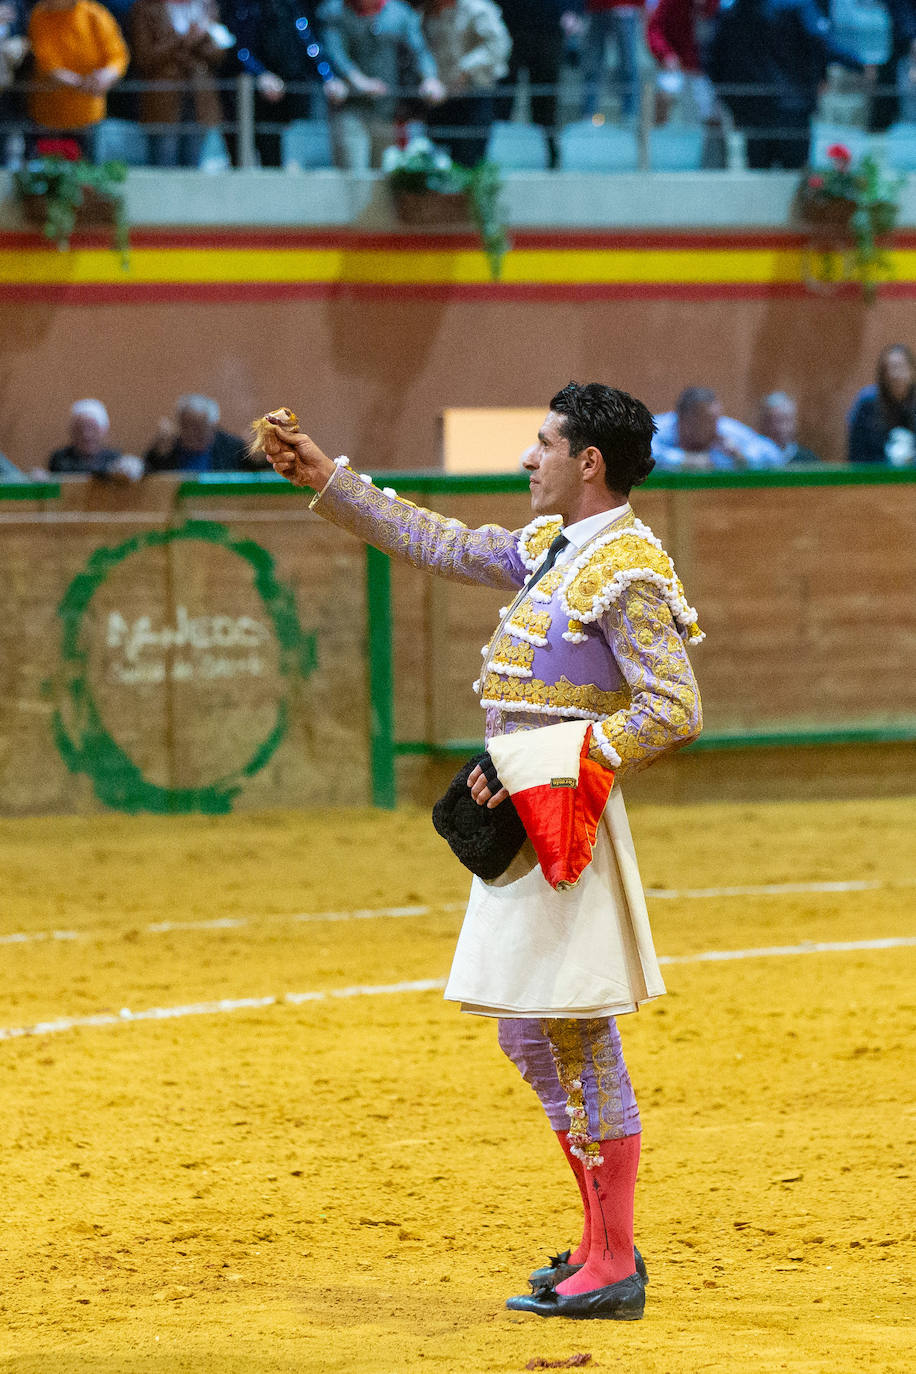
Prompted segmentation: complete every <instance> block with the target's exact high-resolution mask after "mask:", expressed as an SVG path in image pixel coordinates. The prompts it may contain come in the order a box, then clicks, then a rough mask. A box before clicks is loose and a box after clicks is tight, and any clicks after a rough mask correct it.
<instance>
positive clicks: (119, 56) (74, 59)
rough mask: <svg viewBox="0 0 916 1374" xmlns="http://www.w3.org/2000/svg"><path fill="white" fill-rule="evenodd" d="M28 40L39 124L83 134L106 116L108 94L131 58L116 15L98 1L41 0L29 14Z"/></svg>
mask: <svg viewBox="0 0 916 1374" xmlns="http://www.w3.org/2000/svg"><path fill="white" fill-rule="evenodd" d="M29 42H30V43H31V45H32V52H33V55H34V58H35V80H36V89H35V90H33V92H32V94H31V95H30V97H29V114H30V115H31V116H32V119H33V120H34V121H35V123H36V124H40V125H42V126H43V127H44V128H46V129H66V130H71V131H73V132H75V133H79V132H80V131H82V130H84V129H89V128H91V126H92V125H94V124H97V123H98V122H99V120H101V119H104V118H105V105H106V100H105V98H106V96H107V94H108V91H109V90H110V89H111V87H112V86H113V85H114V84H115V82H116V81H119V80H120V79H121V77H122V76H123V75H124V73H125V71H126V70H127V63H128V59H129V53H128V50H127V44H126V43H125V42H124V37H123V35H122V33H121V30H120V29H119V28H118V25H117V21H116V20H115V18H114V16H113V15H112V14H110V13H109V12H108V10H107V9H105V7H104V6H103V5H99V4H97V3H96V0H39V3H38V4H37V5H36V6H35V8H34V9H33V10H32V13H31V15H30V17H29Z"/></svg>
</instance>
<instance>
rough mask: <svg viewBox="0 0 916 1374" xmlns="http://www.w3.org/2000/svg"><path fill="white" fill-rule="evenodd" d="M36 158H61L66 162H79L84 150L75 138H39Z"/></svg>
mask: <svg viewBox="0 0 916 1374" xmlns="http://www.w3.org/2000/svg"><path fill="white" fill-rule="evenodd" d="M35 155H36V157H60V158H63V160H64V162H79V160H80V158H81V157H82V156H83V153H82V149H81V148H80V145H79V144H78V143H77V141H76V139H75V138H39V139H37V140H36V143H35Z"/></svg>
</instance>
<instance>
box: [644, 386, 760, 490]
mask: <svg viewBox="0 0 916 1374" xmlns="http://www.w3.org/2000/svg"><path fill="white" fill-rule="evenodd" d="M654 418H655V423H656V425H657V426H658V432H657V433H656V435H655V437H654V438H653V440H652V457H653V458H654V459H655V461H656V463H657V464H658V466H659V469H663V470H667V471H669V472H671V471H673V472H709V471H713V470H725V471H729V470H736V469H743V468H775V467H781V466H782V465H783V462H784V460H783V458H782V455H781V454H780V451H779V449H778V447H777V446H776V444H774V443H773V441H772V440H771V439H765V438H764V437H763V435H762V434H758V433H757V432H756V431H755V430H753V429H751V428H750V426H749V425H743V424H742V423H741V422H740V420H732V419H730V418H729V417H728V416H727V415H723V414H722V405H721V403H720V401H719V398H718V396H717V395H716V393H715V392H714V391H712V390H710V388H709V387H705V386H691V387H688V388H687V390H686V391H682V392H681V395H680V397H679V398H678V403H677V408H676V409H675V410H669V411H666V412H665V413H664V414H663V415H656V416H655V417H654Z"/></svg>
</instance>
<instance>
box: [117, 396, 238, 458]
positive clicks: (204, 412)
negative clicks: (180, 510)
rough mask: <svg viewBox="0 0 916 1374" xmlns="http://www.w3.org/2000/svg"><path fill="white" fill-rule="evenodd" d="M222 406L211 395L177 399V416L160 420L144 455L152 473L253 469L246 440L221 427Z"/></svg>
mask: <svg viewBox="0 0 916 1374" xmlns="http://www.w3.org/2000/svg"><path fill="white" fill-rule="evenodd" d="M218 426H219V406H218V405H217V403H216V401H214V400H211V398H210V397H209V396H198V395H194V394H190V395H187V396H179V398H178V400H177V401H176V402H175V419H174V420H160V422H159V429H158V431H157V433H156V437H155V439H154V440H153V442H152V445H151V446H150V448H149V449H147V451H146V453H145V454H144V455H143V458H144V461H145V463H146V466H147V468H148V469H149V471H150V472H241V471H245V470H246V469H247V470H250V468H251V464H250V462H249V461H248V452H247V449H246V446H245V441H244V439H240V438H239V437H238V435H236V434H227V433H226V431H225V430H223V429H219V428H218Z"/></svg>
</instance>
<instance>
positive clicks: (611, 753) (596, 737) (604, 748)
mask: <svg viewBox="0 0 916 1374" xmlns="http://www.w3.org/2000/svg"><path fill="white" fill-rule="evenodd" d="M592 742H593V743H594V744H596V745H597V746H598V748H599V749H600V751H601V753H602V754H603V755H604V757H605V758H606V759H607V761H608V763H609V764H610V765H611V767H612V768H622V767H623V760H622V759H621V757H620V755H619V754H618V752H617V750H616V749H615V748H614V746H613V745H612V744H611V743H610V742H609V741H608V738H607V735H605V733H604V730H603V729H602V728H601V726H600V725H599V726H598V728H597V729H596V730H593V731H592Z"/></svg>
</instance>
